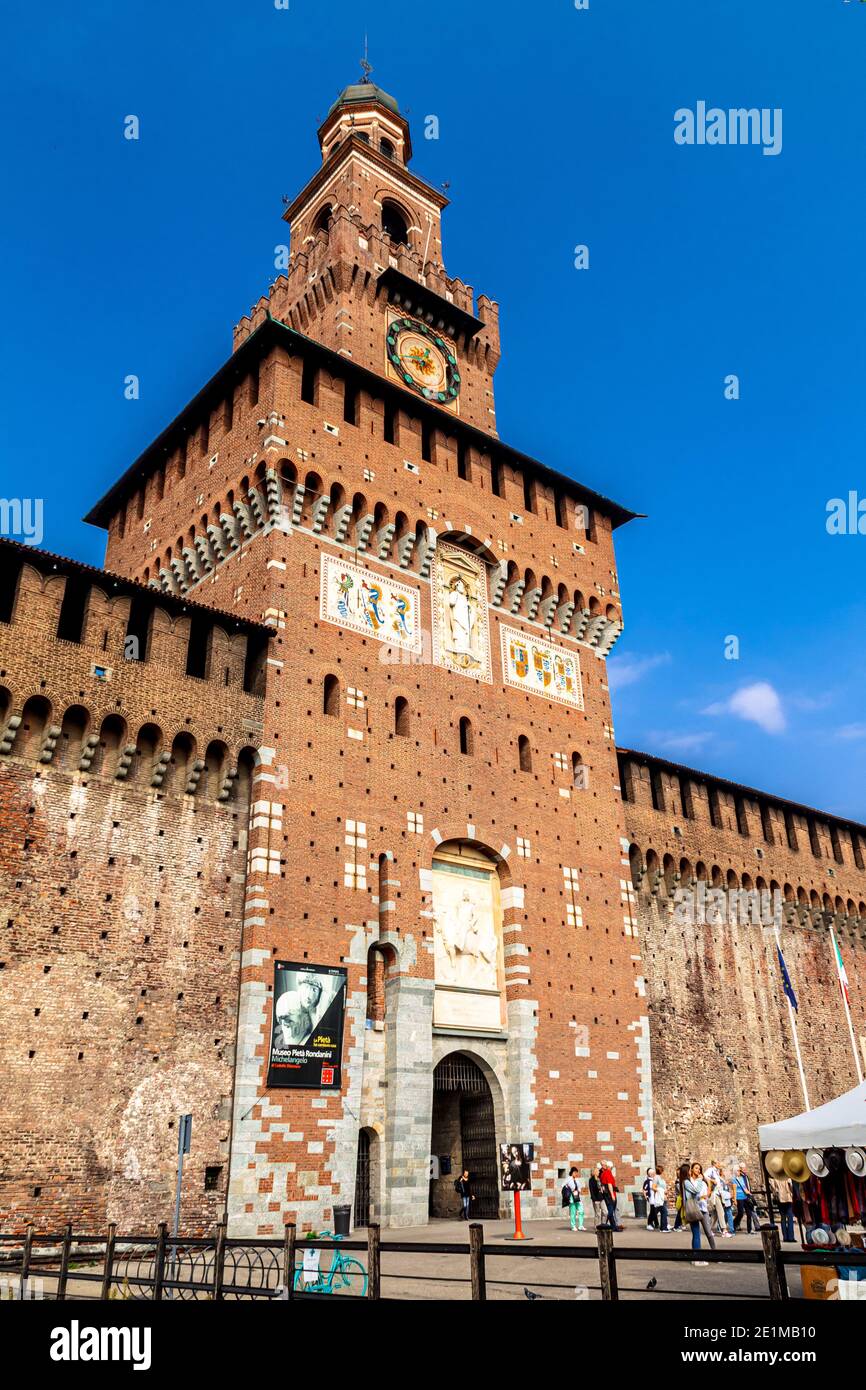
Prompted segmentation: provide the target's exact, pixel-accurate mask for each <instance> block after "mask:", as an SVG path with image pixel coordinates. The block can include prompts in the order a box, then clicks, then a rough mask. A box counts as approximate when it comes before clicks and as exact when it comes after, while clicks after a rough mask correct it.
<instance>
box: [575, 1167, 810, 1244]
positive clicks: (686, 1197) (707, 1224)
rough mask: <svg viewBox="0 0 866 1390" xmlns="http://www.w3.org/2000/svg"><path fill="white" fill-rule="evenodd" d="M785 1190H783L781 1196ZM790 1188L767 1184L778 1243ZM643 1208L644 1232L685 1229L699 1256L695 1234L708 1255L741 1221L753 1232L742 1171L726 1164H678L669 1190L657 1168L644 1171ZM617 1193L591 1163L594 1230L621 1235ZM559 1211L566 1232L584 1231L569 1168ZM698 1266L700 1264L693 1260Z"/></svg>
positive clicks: (604, 1170)
mask: <svg viewBox="0 0 866 1390" xmlns="http://www.w3.org/2000/svg"><path fill="white" fill-rule="evenodd" d="M786 1188H787V1190H786ZM790 1188H791V1184H790V1183H787V1184H785V1183H782V1182H779V1181H776V1180H773V1183H772V1184H771V1197H773V1198H774V1199H775V1200H776V1202H777V1203H778V1206H779V1215H780V1217H781V1221H782V1237H783V1239H784V1240H792V1239H793V1208H792V1194H791V1190H790ZM643 1191H644V1196H645V1198H646V1204H647V1223H646V1226H647V1230H648V1231H660V1232H669V1231H672V1230H673V1231H676V1230H679V1229H681V1228H682V1229H684V1228H685V1227H686V1226H689V1227H690V1228H691V1234H692V1250H693V1251H694V1252H696V1253H697V1252H699V1251H700V1250H701V1232H703V1234H704V1235H705V1236H706V1238H707V1242H708V1244H709V1247H710V1249H711V1250H715V1248H716V1236H719V1237H721V1238H722V1239H723V1240H730V1239H731V1237H732V1236H733V1235H735V1234H736V1233H737V1232H738V1231H739V1230H740V1229H741V1226H742V1224H743V1221H745V1225H746V1231H747V1233H748V1234H750V1235H751V1233H752V1231H753V1230H755V1231H757V1230H758V1229H759V1222H758V1215H757V1208H756V1204H755V1198H754V1195H753V1193H752V1185H751V1182H750V1180H749V1175H748V1173H747V1172H746V1169H745V1167H744V1166H743V1165H742V1164H741V1163H737V1162H735V1161H731V1162H730V1163H728V1164H722V1163H719V1162H717V1161H716V1160H715V1159H713V1160H712V1161H711V1162H710V1164H709V1165H708V1167H707V1169H706V1171H705V1170H704V1168H703V1166H702V1165H701V1164H700V1163H698V1162H694V1163H682V1164H681V1165H680V1167H679V1169H678V1171H677V1175H676V1178H675V1180H674V1182H673V1184H672V1185H671V1184H669V1182H668V1179H667V1177H666V1176H665V1170H664V1168H663V1167H662V1165H661V1164H658V1165H657V1166H656V1167H655V1168H648V1169H647V1174H646V1178H645V1179H644V1183H643ZM617 1199H618V1188H617V1185H616V1177H615V1175H614V1172H613V1169H612V1168H611V1166H610V1164H609V1163H597V1164H596V1165H595V1168H594V1170H593V1172H592V1173H591V1175H590V1178H589V1200H590V1201H591V1202H592V1209H593V1212H594V1214H595V1224H596V1226H597V1227H598V1226H604V1227H608V1228H609V1229H611V1230H614V1231H621V1230H622V1229H623V1227H622V1225H621V1224H620V1220H619V1214H618V1209H617ZM671 1200H673V1208H674V1221H673V1225H671V1224H670V1212H669V1206H668V1204H669V1202H670V1201H671ZM562 1205H563V1206H564V1207H567V1208H568V1210H569V1216H570V1222H571V1229H572V1230H573V1231H582V1230H583V1229H584V1217H585V1209H584V1203H583V1188H582V1185H581V1179H580V1171H579V1169H578V1168H575V1167H572V1168H571V1169H570V1170H569V1174H568V1178H567V1180H566V1182H565V1185H564V1187H563V1189H562ZM695 1264H696V1265H698V1266H703V1265H705V1264H706V1261H705V1260H695Z"/></svg>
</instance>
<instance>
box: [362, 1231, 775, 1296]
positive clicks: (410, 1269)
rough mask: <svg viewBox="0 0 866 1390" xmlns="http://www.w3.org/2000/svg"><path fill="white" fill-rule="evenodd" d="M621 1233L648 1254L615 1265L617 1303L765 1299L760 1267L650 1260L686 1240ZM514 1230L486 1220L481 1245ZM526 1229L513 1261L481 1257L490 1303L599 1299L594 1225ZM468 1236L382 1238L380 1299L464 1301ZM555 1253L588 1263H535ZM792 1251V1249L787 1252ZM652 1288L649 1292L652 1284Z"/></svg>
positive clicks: (676, 1235)
mask: <svg viewBox="0 0 866 1390" xmlns="http://www.w3.org/2000/svg"><path fill="white" fill-rule="evenodd" d="M624 1225H625V1230H624V1232H623V1233H622V1235H619V1234H617V1235H616V1236H615V1237H614V1239H615V1243H616V1245H619V1246H623V1247H630V1248H640V1249H641V1250H645V1251H646V1260H640V1261H628V1262H626V1261H624V1260H622V1261H620V1262H619V1263H618V1266H617V1277H618V1282H619V1291H620V1298H621V1299H622V1300H623V1301H625V1300H627V1299H635V1298H641V1299H680V1298H694V1297H696V1298H698V1299H701V1300H703V1299H706V1298H712V1299H723V1300H726V1301H727V1300H735V1299H752V1300H754V1299H756V1298H764V1299H766V1297H767V1277H766V1273H765V1271H764V1265H763V1261H762V1262H761V1264H755V1265H745V1264H741V1265H721V1264H720V1265H712V1264H710V1265H709V1266H708V1267H707V1268H705V1269H696V1268H695V1267H694V1266H693V1265H692V1264H691V1263H690V1262H686V1261H683V1262H682V1263H680V1262H670V1261H663V1260H658V1259H655V1258H654V1256H655V1253H656V1251H658V1250H660V1249H676V1250H682V1251H688V1250H690V1248H691V1233H690V1232H683V1231H675V1232H672V1233H671V1234H669V1235H662V1234H661V1233H657V1232H654V1231H647V1230H646V1228H645V1225H644V1223H643V1222H639V1221H636V1220H635V1219H634V1218H626V1219H625V1222H624ZM512 1230H513V1223H512V1222H508V1221H485V1222H484V1240H485V1245H502V1244H505V1243H506V1242H505V1241H504V1237H505V1236H506V1235H508V1234H509V1233H510V1232H511V1231H512ZM524 1230H525V1232H526V1234H527V1235H529V1236H532V1237H533V1239H532V1241H531V1242H527V1244H526V1246H525V1247H523V1246H521V1247H519V1251H520V1253H519V1254H516V1255H514V1256H508V1257H503V1256H495V1255H494V1256H492V1255H489V1254H488V1255H487V1257H486V1274H487V1296H488V1298H490V1299H506V1298H518V1299H521V1300H525V1294H524V1288H528V1289H531V1290H532V1291H533V1292H534V1293H538V1294H540V1295H541V1296H542V1297H544V1298H565V1299H573V1298H581V1299H586V1298H589V1299H600V1298H601V1288H600V1281H599V1267H598V1246H597V1242H596V1237H595V1233H594V1229H593V1228H592V1223H590V1226H589V1229H588V1230H587V1231H585V1232H584V1233H583V1234H582V1235H581V1234H572V1232H571V1230H570V1229H569V1227H568V1223H567V1222H566V1221H563V1220H552V1221H530V1222H527V1223H525V1225H524ZM394 1241H400V1242H412V1243H413V1244H417V1245H420V1246H423V1245H425V1244H436V1243H438V1242H443V1243H465V1245H466V1247H467V1253H466V1255H465V1256H463V1255H433V1254H431V1255H428V1256H424V1255H420V1254H418V1255H415V1254H389V1253H388V1252H387V1247H388V1245H389V1244H390V1243H392V1242H394ZM468 1245H469V1233H468V1230H467V1227H466V1224H465V1223H463V1222H460V1221H435V1222H433V1223H431V1224H430V1225H429V1226H417V1227H411V1228H409V1229H406V1230H401V1231H391V1230H389V1231H383V1232H382V1293H383V1295H384V1296H385V1297H391V1298H434V1299H467V1298H469V1297H470V1296H471V1289H470V1285H469V1254H468ZM534 1245H535V1246H557V1247H559V1248H561V1249H562V1250H563V1251H565V1250H575V1249H579V1250H581V1251H586V1254H587V1256H588V1258H580V1257H578V1258H574V1259H568V1258H559V1257H547V1258H545V1257H538V1256H535V1255H533V1246H534ZM718 1246H719V1249H720V1250H724V1251H728V1250H731V1249H736V1248H739V1249H748V1250H751V1251H754V1252H757V1251H759V1250H760V1249H761V1241H760V1237H759V1236H757V1235H751V1236H747V1235H737V1236H735V1237H734V1238H733V1240H719V1241H718ZM790 1248H792V1249H793V1248H795V1247H790ZM652 1279H655V1281H656V1282H655V1285H654V1286H653V1288H652V1289H648V1288H647V1285H648V1284H649V1282H650V1281H651V1280H652ZM788 1286H789V1290H790V1294H791V1297H792V1298H798V1297H800V1296H801V1285H800V1275H799V1270H797V1269H794V1270H791V1271H789V1273H788Z"/></svg>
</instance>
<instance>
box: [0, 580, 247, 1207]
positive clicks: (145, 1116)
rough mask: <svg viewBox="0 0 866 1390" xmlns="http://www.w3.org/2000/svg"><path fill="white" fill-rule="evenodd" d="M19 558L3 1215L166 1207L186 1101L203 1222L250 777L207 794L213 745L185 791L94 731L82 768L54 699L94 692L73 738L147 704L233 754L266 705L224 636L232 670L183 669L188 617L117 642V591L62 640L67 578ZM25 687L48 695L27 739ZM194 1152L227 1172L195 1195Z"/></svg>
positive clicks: (6, 943) (228, 1068)
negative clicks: (224, 796) (122, 761)
mask: <svg viewBox="0 0 866 1390" xmlns="http://www.w3.org/2000/svg"><path fill="white" fill-rule="evenodd" d="M32 559H33V563H29V564H26V565H25V566H24V569H23V572H22V576H21V580H20V584H19V587H18V595H17V603H16V607H15V612H14V615H13V620H12V622H11V623H8V624H0V687H2V690H0V694H2V703H3V706H4V707H5V714H4V718H3V721H2V722H3V726H4V728H7V727H8V720H9V718H10V717H11V718H13V719H14V718H16V717H21V716H22V714H23V715H24V718H23V721H22V723H21V725H20V727H19V729H18V730H17V732H16V736H15V740H14V742H13V744H12V748H11V751H10V752H9V753H7V754H5V755H3V756H0V885H2V888H0V892H2V899H3V913H2V933H3V937H2V948H0V961H2V970H0V1009H2V1017H3V1029H2V1035H0V1066H2V1071H3V1076H4V1078H5V1080H4V1085H3V1088H2V1104H0V1110H2V1115H0V1172H2V1182H0V1221H2V1223H3V1225H4V1226H5V1227H8V1228H20V1227H21V1226H22V1225H23V1224H24V1223H25V1222H26V1221H28V1220H33V1221H35V1222H36V1223H37V1225H38V1227H39V1228H40V1229H42V1230H57V1229H58V1227H59V1226H60V1225H61V1224H62V1222H64V1221H67V1220H71V1221H73V1222H74V1223H75V1225H76V1227H77V1228H78V1229H95V1228H103V1227H104V1226H105V1224H106V1221H108V1220H115V1221H117V1222H118V1223H119V1224H120V1225H121V1227H122V1228H123V1229H126V1230H129V1229H130V1227H135V1228H137V1229H142V1228H144V1229H150V1230H152V1229H153V1227H154V1224H155V1223H156V1222H158V1221H159V1220H168V1219H170V1217H171V1213H172V1208H173V1192H174V1172H175V1165H176V1161H177V1147H176V1145H177V1128H176V1125H177V1119H178V1116H179V1115H180V1114H181V1113H186V1112H191V1113H192V1114H193V1117H194V1120H193V1123H194V1143H193V1151H192V1155H191V1157H190V1160H189V1164H188V1168H187V1181H186V1185H185V1200H184V1208H183V1220H184V1227H185V1228H186V1229H188V1230H200V1229H203V1228H204V1227H206V1226H210V1225H212V1223H213V1221H214V1220H215V1219H216V1218H217V1217H218V1216H219V1215H220V1214H221V1212H222V1207H223V1204H224V1202H225V1186H226V1180H227V1175H228V1140H229V1129H230V1115H231V1104H230V1101H231V1093H232V1084H233V1063H234V1041H235V1019H236V1012H237V993H238V986H237V981H238V964H239V948H240V933H241V919H242V912H243V891H244V876H245V861H246V841H247V821H248V811H247V804H248V778H247V779H246V781H245V779H244V776H243V775H242V776H241V777H240V779H238V782H237V783H236V784H235V794H234V795H233V796H232V797H231V798H229V799H228V800H226V801H224V802H220V801H219V799H218V793H219V788H220V784H221V772H220V769H219V768H218V767H217V765H216V760H215V757H214V756H213V754H212V756H211V766H209V767H208V768H206V769H205V770H204V772H203V773H202V775H201V777H200V780H199V784H198V786H197V788H196V791H195V793H194V794H193V795H189V794H187V793H186V792H185V791H184V786H185V781H186V777H185V775H181V773H180V771H179V769H178V767H177V766H173V765H172V764H171V763H169V765H168V769H167V774H166V778H165V782H164V784H163V786H162V787H161V788H154V787H151V786H150V775H149V774H150V766H149V760H148V756H147V755H146V754H142V753H141V752H139V753H136V754H135V755H134V756H133V758H132V764H131V767H130V771H129V775H128V779H127V780H125V781H124V780H119V779H118V778H117V777H116V776H115V775H114V773H115V770H116V766H117V750H113V749H112V748H111V747H110V746H109V747H103V746H101V745H100V746H98V747H97V749H96V752H95V757H94V761H93V764H92V766H91V768H90V769H89V770H87V771H81V770H79V767H78V763H79V760H80V756H81V753H82V746H81V739H80V733H81V731H80V729H79V728H78V727H77V726H72V725H70V724H69V722H68V719H67V718H66V717H65V712H66V711H68V710H69V707H70V706H78V707H81V708H83V709H84V710H86V711H87V714H88V716H89V718H88V723H87V726H86V729H85V730H84V733H85V736H86V735H87V734H90V733H96V734H97V735H98V734H99V733H100V731H101V730H102V729H104V724H103V721H104V719H105V718H106V717H107V716H118V717H120V718H122V719H123V721H124V723H125V734H124V736H123V738H122V740H121V744H122V745H123V746H125V745H126V744H127V743H129V744H131V745H134V744H135V743H136V735H137V731H138V730H139V729H140V728H141V726H142V725H143V724H145V723H152V724H155V725H157V726H158V727H159V728H160V729H161V730H162V733H163V746H164V747H167V748H169V749H170V748H171V745H172V741H173V738H174V736H175V735H176V734H178V733H180V732H184V733H188V734H189V735H190V736H192V737H194V738H195V740H196V748H197V751H198V752H199V753H200V754H201V756H202V757H204V756H205V753H206V750H207V749H208V747H209V745H210V744H211V741H212V740H220V741H221V742H224V743H225V745H226V747H227V750H228V751H227V756H226V759H225V769H224V770H229V769H233V768H234V767H236V766H237V765H238V757H239V754H240V752H241V750H242V749H243V748H244V747H245V746H249V745H251V744H254V743H256V742H257V734H256V733H255V732H254V730H255V726H256V725H257V723H258V720H259V719H260V717H261V707H262V702H261V699H260V698H256V697H254V696H253V695H251V694H248V693H245V692H244V691H243V689H242V688H241V683H240V682H241V678H242V673H243V660H242V658H241V661H240V666H239V669H238V667H237V666H236V665H235V667H234V669H233V668H232V655H231V651H230V650H229V652H228V655H227V656H226V653H225V652H224V653H223V656H224V657H225V659H226V661H227V662H228V666H229V669H230V671H231V670H232V669H233V675H232V678H231V683H230V684H229V685H228V686H226V685H225V684H224V678H225V673H224V662H223V660H220V661H219V662H218V664H217V669H216V670H215V672H214V678H213V679H212V680H203V679H202V680H200V679H195V678H192V677H187V676H186V675H185V674H184V660H185V651H186V645H185V640H186V630H187V628H188V623H189V619H188V618H185V617H179V616H177V615H176V614H171V613H169V612H167V611H164V610H163V611H159V612H158V613H157V617H156V619H155V622H154V635H153V638H152V642H151V652H150V657H149V659H148V660H146V661H142V662H133V661H126V660H125V659H124V657H123V637H124V632H125V624H126V616H127V614H128V610H129V601H130V600H129V597H128V596H127V595H126V594H123V595H121V596H115V597H113V598H109V597H108V596H107V594H106V593H104V592H102V591H100V590H99V589H94V590H92V591H91V597H90V604H89V611H88V616H87V620H86V623H85V630H84V640H83V641H82V642H81V643H77V642H73V641H63V640H58V639H57V637H56V630H57V619H58V615H59V611H60V603H61V599H62V595H63V590H64V585H65V583H66V580H65V578H64V577H63V575H62V574H59V575H52V574H51V572H50V570H49V571H48V572H47V573H46V574H44V575H43V574H42V573H40V572H39V570H38V569H37V568H36V567H35V566H36V565H38V564H40V563H42V561H41V559H40V557H37V556H34V557H32ZM46 568H47V567H46ZM107 588H108V585H107V584H106V589H107ZM217 645H219V644H217ZM96 664H99V665H101V666H103V667H104V668H105V669H106V670H107V672H108V676H107V678H106V679H99V678H98V677H97V676H96V675H95V674H94V670H93V668H94V665H96ZM33 696H41V697H42V698H44V699H46V700H47V701H48V702H49V705H50V713H49V715H48V719H47V721H46V728H45V729H44V730H43V732H42V735H40V738H39V739H38V740H37V741H35V742H34V741H33V740H32V739H31V740H29V741H28V737H27V725H28V722H29V721H28V718H27V713H26V711H27V707H28V701H30V700H31V698H32V697H33ZM52 727H57V728H60V729H61V733H60V734H59V736H58V738H57V742H56V746H55V748H54V751H53V756H52V758H51V760H50V761H49V762H47V763H43V762H40V761H39V753H40V748H41V747H42V746H43V741H44V735H45V733H47V732H48V731H50V729H51V728H52ZM33 732H35V728H33V727H31V733H33ZM206 1167H212V1168H215V1169H220V1170H221V1172H220V1173H219V1175H218V1179H217V1187H216V1189H215V1190H213V1191H207V1192H206V1191H205V1169H206Z"/></svg>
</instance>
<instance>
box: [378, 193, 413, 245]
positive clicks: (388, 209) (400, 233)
mask: <svg viewBox="0 0 866 1390" xmlns="http://www.w3.org/2000/svg"><path fill="white" fill-rule="evenodd" d="M382 231H383V232H384V233H385V236H386V237H388V239H389V240H390V241H392V242H393V243H394V245H395V246H408V244H409V225H408V223H407V221H406V218H405V217H404V216H403V214H402V212H401V211H400V209H399V208H398V207H397V205H396V203H383V204H382Z"/></svg>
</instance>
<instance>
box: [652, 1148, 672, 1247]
mask: <svg viewBox="0 0 866 1390" xmlns="http://www.w3.org/2000/svg"><path fill="white" fill-rule="evenodd" d="M664 1171H665V1170H664V1168H663V1167H662V1165H661V1164H659V1166H658V1167H657V1168H656V1170H655V1173H654V1174H653V1180H652V1185H651V1188H650V1204H651V1209H652V1211H653V1213H654V1220H653V1227H654V1228H655V1229H656V1230H658V1231H664V1232H665V1233H667V1231H668V1230H669V1229H670V1228H669V1227H668V1185H667V1183H666V1182H665V1178H664Z"/></svg>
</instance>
